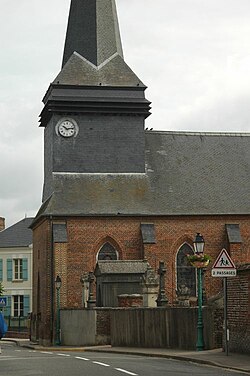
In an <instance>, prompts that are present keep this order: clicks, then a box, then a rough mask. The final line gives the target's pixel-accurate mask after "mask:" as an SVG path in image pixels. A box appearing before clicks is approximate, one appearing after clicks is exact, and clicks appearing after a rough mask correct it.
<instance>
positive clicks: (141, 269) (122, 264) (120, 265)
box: [95, 260, 149, 275]
mask: <svg viewBox="0 0 250 376" xmlns="http://www.w3.org/2000/svg"><path fill="white" fill-rule="evenodd" d="M148 267H149V264H148V262H147V261H146V260H114V261H110V260H109V261H98V263H97V265H96V269H95V274H98V275H99V274H144V273H145V272H146V271H147V269H148Z"/></svg>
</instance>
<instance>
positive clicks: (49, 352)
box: [40, 351, 53, 355]
mask: <svg viewBox="0 0 250 376" xmlns="http://www.w3.org/2000/svg"><path fill="white" fill-rule="evenodd" d="M40 353H41V354H50V355H52V354H53V352H51V351H40Z"/></svg>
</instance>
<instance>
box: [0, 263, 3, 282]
mask: <svg viewBox="0 0 250 376" xmlns="http://www.w3.org/2000/svg"><path fill="white" fill-rule="evenodd" d="M2 281H3V260H2V259H0V282H2Z"/></svg>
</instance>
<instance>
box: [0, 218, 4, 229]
mask: <svg viewBox="0 0 250 376" xmlns="http://www.w3.org/2000/svg"><path fill="white" fill-rule="evenodd" d="M4 229H5V218H2V217H0V231H2V230H4Z"/></svg>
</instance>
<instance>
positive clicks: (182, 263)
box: [176, 243, 196, 296]
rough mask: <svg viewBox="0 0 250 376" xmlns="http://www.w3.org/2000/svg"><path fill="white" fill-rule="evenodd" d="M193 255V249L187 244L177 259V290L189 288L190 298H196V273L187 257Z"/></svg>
mask: <svg viewBox="0 0 250 376" xmlns="http://www.w3.org/2000/svg"><path fill="white" fill-rule="evenodd" d="M193 253H194V251H193V249H192V247H190V245H189V244H187V243H185V244H183V245H182V246H181V247H180V249H179V251H178V253H177V258H176V269H177V290H182V289H183V288H188V289H189V294H190V296H196V271H195V268H194V267H192V266H191V265H190V264H189V262H188V260H187V255H188V254H193Z"/></svg>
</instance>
